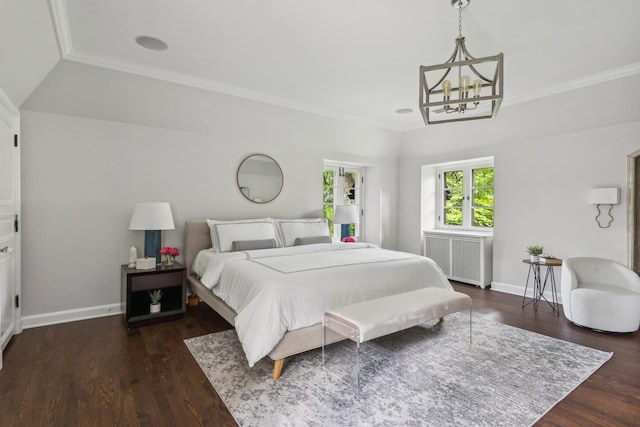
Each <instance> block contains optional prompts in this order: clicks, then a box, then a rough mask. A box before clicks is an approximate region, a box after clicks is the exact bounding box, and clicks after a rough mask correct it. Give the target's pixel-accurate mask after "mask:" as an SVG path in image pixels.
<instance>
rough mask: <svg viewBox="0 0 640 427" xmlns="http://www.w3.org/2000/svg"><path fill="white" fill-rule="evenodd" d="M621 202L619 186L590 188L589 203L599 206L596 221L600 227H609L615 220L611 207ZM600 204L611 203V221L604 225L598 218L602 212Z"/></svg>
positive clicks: (609, 213)
mask: <svg viewBox="0 0 640 427" xmlns="http://www.w3.org/2000/svg"><path fill="white" fill-rule="evenodd" d="M618 203H620V189H619V188H617V187H612V188H590V189H589V204H591V205H596V207H597V208H598V215H596V222H597V223H598V227H600V228H609V226H610V225H611V223H612V222H613V216H611V209H613V205H617V204H618ZM600 205H609V212H607V215H609V218H611V219H610V220H609V222H608V223H607V225H602V224H601V223H600V220H599V219H598V218H599V217H600V215H602V212H601V211H600Z"/></svg>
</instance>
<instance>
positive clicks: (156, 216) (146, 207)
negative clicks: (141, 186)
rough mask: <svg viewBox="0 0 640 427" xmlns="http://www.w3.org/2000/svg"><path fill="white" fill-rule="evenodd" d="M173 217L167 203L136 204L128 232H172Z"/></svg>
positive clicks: (173, 226) (173, 227)
mask: <svg viewBox="0 0 640 427" xmlns="http://www.w3.org/2000/svg"><path fill="white" fill-rule="evenodd" d="M175 228H176V227H175V225H174V224H173V215H171V205H169V203H168V202H143V203H136V207H135V209H134V210H133V215H132V216H131V222H130V223H129V230H173V229H175Z"/></svg>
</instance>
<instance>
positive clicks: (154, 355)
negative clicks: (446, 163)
mask: <svg viewBox="0 0 640 427" xmlns="http://www.w3.org/2000/svg"><path fill="white" fill-rule="evenodd" d="M454 286H455V288H456V290H458V291H461V292H464V293H467V294H469V295H470V296H471V298H472V299H473V305H474V314H475V315H476V316H483V317H486V318H489V319H492V320H495V321H497V322H501V323H505V324H508V325H512V326H516V327H519V328H523V329H527V330H530V331H534V332H538V333H541V334H544V335H548V336H553V337H557V338H560V339H563V340H567V341H571V342H575V343H578V344H582V345H586V346H589V347H593V348H597V349H600V350H605V351H613V352H614V353H615V354H614V356H613V357H612V359H611V360H610V361H608V362H607V363H606V364H605V365H604V366H603V367H602V368H600V369H599V370H598V371H597V372H596V373H595V374H594V375H592V376H591V377H590V378H589V379H587V380H586V381H585V382H584V383H583V384H582V385H581V386H579V387H578V388H577V389H576V390H574V391H573V392H572V393H571V394H570V395H569V396H567V397H566V398H565V399H564V400H563V401H561V402H560V403H559V404H558V405H556V406H555V407H554V408H553V409H552V410H551V411H550V412H549V413H548V414H547V415H545V417H544V418H543V419H542V420H541V421H540V422H539V423H538V424H537V425H541V426H633V425H635V426H638V425H640V334H639V333H638V332H636V333H634V334H627V335H613V334H601V333H597V332H593V331H590V330H587V329H583V328H579V327H576V326H574V325H572V324H570V323H569V322H567V321H566V319H565V318H564V317H563V316H562V315H560V316H555V315H553V314H552V313H551V310H550V309H549V308H548V307H546V306H545V307H543V306H541V308H540V310H539V311H538V312H537V313H535V312H533V310H532V309H531V307H527V308H526V309H524V310H523V309H521V308H520V303H521V297H518V296H515V295H507V294H503V293H499V292H493V291H490V290H481V289H479V288H477V287H474V286H469V285H464V284H457V283H454ZM229 327H230V326H229V324H227V323H226V322H225V321H224V320H223V319H222V318H220V317H219V316H218V315H217V314H216V313H214V312H213V311H212V310H211V309H210V308H209V307H207V306H206V305H204V304H201V305H200V306H199V307H192V308H191V307H190V308H189V309H188V312H187V314H186V316H185V318H184V319H182V320H177V321H173V322H167V323H162V324H158V325H151V326H144V327H140V328H138V329H133V330H127V329H126V328H125V327H124V325H123V320H122V316H111V317H104V318H100V319H92V320H85V321H79V322H73V323H66V324H62V325H54V326H47V327H42V328H34V329H28V330H25V331H24V332H23V333H22V334H20V335H17V336H15V337H14V338H13V339H12V341H11V343H10V344H9V346H8V347H7V348H6V349H5V351H4V368H3V369H2V371H0V425H2V426H49V425H51V426H137V425H142V426H192V425H193V426H197V425H209V426H225V425H235V422H234V420H233V418H232V417H231V415H230V414H229V411H228V410H227V409H226V407H225V406H224V404H223V403H222V402H221V400H220V398H219V397H218V395H217V394H216V392H215V390H214V389H213V387H212V386H211V384H210V383H209V381H208V380H207V378H206V377H205V375H204V373H203V372H202V371H201V370H200V368H199V367H198V365H197V364H196V362H195V360H194V359H193V358H192V357H191V354H190V353H189V350H187V348H186V346H185V345H184V344H183V342H182V340H183V339H185V338H191V337H195V336H199V335H204V334H208V333H211V332H217V331H221V330H224V329H228V328H229ZM286 374H287V373H286V362H285V367H284V370H283V375H286ZM535 398H536V396H531V399H535Z"/></svg>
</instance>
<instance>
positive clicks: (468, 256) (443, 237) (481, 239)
mask: <svg viewBox="0 0 640 427" xmlns="http://www.w3.org/2000/svg"><path fill="white" fill-rule="evenodd" d="M424 256H426V257H427V258H431V259H433V260H434V261H435V262H436V264H438V265H439V266H440V268H441V269H442V271H443V272H444V274H445V275H446V276H447V278H449V279H451V280H457V281H459V282H464V283H471V284H473V285H478V286H480V287H481V288H482V289H484V288H486V287H487V286H490V285H491V280H492V278H493V277H492V276H493V274H492V273H493V236H491V235H489V234H484V233H472V232H469V233H466V232H450V231H425V232H424Z"/></svg>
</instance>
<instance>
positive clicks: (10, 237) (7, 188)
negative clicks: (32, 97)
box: [0, 118, 19, 367]
mask: <svg viewBox="0 0 640 427" xmlns="http://www.w3.org/2000/svg"><path fill="white" fill-rule="evenodd" d="M18 153H19V151H18V147H17V136H15V135H14V133H13V132H12V130H11V128H10V127H9V126H8V125H7V123H5V122H4V121H3V120H1V118H0V351H2V350H4V348H5V347H6V346H7V344H8V343H9V340H10V339H11V337H12V336H13V335H14V333H15V332H16V305H17V290H16V289H17V286H16V281H17V277H16V276H17V273H16V272H17V262H16V255H17V251H16V249H17V246H18V242H17V240H18V238H17V233H16V227H17V220H18V217H17V208H16V206H17V200H18V187H19V186H18V179H19V155H18ZM1 360H2V359H1V358H0V367H1V366H2V361H1Z"/></svg>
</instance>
